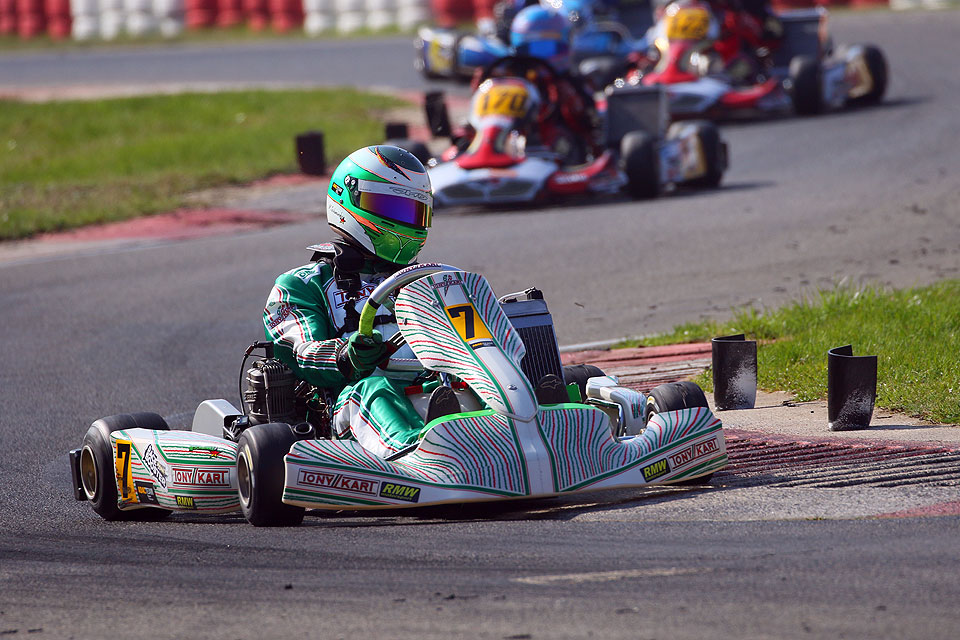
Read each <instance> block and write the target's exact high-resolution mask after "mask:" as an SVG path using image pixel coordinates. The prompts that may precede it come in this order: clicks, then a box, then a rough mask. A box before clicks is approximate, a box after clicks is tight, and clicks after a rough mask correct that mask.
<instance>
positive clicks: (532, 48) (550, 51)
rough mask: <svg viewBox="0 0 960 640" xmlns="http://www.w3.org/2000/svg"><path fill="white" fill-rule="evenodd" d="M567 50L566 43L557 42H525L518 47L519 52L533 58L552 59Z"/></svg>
mask: <svg viewBox="0 0 960 640" xmlns="http://www.w3.org/2000/svg"><path fill="white" fill-rule="evenodd" d="M564 48H565V43H562V42H559V41H557V40H534V41H533V42H524V43H523V44H522V45H520V46H518V47H517V52H518V53H520V54H522V55H526V56H530V57H531V58H547V59H549V58H552V57H553V56H555V55H557V54H558V53H560V52H561V49H564Z"/></svg>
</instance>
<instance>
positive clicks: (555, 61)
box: [510, 5, 570, 71]
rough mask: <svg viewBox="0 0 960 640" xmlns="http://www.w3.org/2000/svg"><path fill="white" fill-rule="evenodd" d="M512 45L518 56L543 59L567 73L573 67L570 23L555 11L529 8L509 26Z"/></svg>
mask: <svg viewBox="0 0 960 640" xmlns="http://www.w3.org/2000/svg"><path fill="white" fill-rule="evenodd" d="M510 45H511V46H512V47H513V51H514V53H515V54H516V55H518V56H530V57H531V58H540V59H541V60H546V61H547V62H549V63H550V64H551V65H552V66H553V67H554V68H555V69H558V70H560V71H566V70H567V69H568V68H569V67H570V21H569V20H568V19H567V16H566V15H564V14H562V13H558V12H556V11H553V10H552V9H546V8H544V7H542V6H537V5H534V6H530V7H527V8H525V9H523V10H522V11H520V13H518V14H517V16H516V17H515V18H514V19H513V24H512V25H510Z"/></svg>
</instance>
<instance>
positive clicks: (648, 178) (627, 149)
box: [620, 131, 660, 199]
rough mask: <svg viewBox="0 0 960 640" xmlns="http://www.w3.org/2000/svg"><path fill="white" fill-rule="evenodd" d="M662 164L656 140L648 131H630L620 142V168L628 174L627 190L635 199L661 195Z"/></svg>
mask: <svg viewBox="0 0 960 640" xmlns="http://www.w3.org/2000/svg"><path fill="white" fill-rule="evenodd" d="M659 165H660V163H659V162H658V159H657V147H656V139H655V138H654V137H653V136H651V135H650V134H649V133H647V132H646V131H630V132H629V133H627V135H625V136H623V139H622V140H621V141H620V166H621V168H622V169H623V172H624V173H625V174H627V185H626V187H625V188H626V190H627V193H629V194H630V195H631V196H632V197H634V198H644V199H646V198H655V197H657V195H658V194H659V193H660V168H659Z"/></svg>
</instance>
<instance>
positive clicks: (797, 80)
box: [790, 56, 823, 116]
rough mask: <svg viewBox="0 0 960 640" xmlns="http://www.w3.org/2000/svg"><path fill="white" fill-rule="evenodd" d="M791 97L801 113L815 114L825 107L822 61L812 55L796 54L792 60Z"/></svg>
mask: <svg viewBox="0 0 960 640" xmlns="http://www.w3.org/2000/svg"><path fill="white" fill-rule="evenodd" d="M790 81H791V83H792V86H791V88H790V99H791V100H792V101H793V109H794V111H796V112H797V113H798V114H800V115H805V116H806V115H814V114H817V113H820V111H821V110H822V109H823V81H822V79H821V73H820V61H819V60H817V59H816V58H812V57H810V56H795V57H794V58H793V59H792V60H791V61H790Z"/></svg>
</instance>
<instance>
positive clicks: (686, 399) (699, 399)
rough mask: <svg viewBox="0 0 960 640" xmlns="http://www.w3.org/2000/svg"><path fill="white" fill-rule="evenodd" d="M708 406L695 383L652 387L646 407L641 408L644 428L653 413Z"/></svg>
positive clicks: (669, 383) (685, 382) (705, 397)
mask: <svg viewBox="0 0 960 640" xmlns="http://www.w3.org/2000/svg"><path fill="white" fill-rule="evenodd" d="M709 406H710V405H709V404H708V403H707V396H705V395H704V393H703V389H701V388H700V387H699V386H698V385H697V384H696V383H695V382H690V381H689V380H684V381H682V382H667V383H666V384H661V385H658V386H656V387H654V388H653V389H652V390H651V391H650V394H649V395H648V396H647V405H646V406H645V407H644V408H643V424H644V426H646V424H647V423H648V422H649V421H650V416H652V415H653V414H655V413H663V412H665V411H677V410H678V409H691V408H693V407H709Z"/></svg>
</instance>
